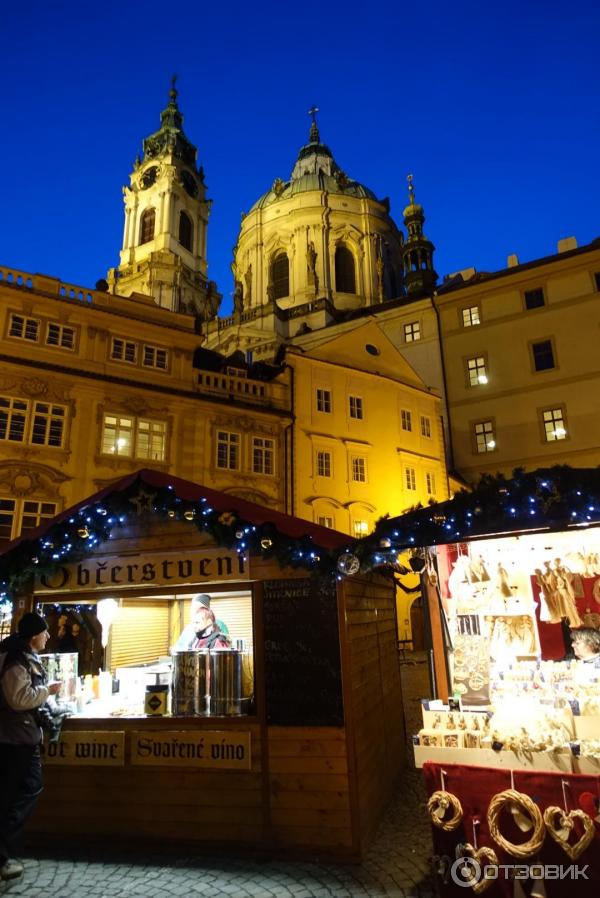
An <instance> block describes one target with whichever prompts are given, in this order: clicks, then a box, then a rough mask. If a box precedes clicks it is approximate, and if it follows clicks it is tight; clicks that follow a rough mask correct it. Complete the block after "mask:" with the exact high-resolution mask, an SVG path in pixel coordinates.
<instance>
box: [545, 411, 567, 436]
mask: <svg viewBox="0 0 600 898" xmlns="http://www.w3.org/2000/svg"><path fill="white" fill-rule="evenodd" d="M542 421H543V424H544V436H545V438H546V442H547V443H552V442H554V440H564V439H566V437H567V428H566V426H565V416H564V411H563V409H562V408H548V409H545V410H544V411H543V412H542Z"/></svg>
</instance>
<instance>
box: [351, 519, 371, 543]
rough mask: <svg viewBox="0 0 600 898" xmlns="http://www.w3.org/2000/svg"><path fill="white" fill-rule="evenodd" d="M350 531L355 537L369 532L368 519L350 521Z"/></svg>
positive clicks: (358, 537) (357, 537)
mask: <svg viewBox="0 0 600 898" xmlns="http://www.w3.org/2000/svg"><path fill="white" fill-rule="evenodd" d="M352 532H353V534H354V536H355V537H356V539H360V538H361V537H363V536H366V535H367V533H368V532H369V522H368V521H352Z"/></svg>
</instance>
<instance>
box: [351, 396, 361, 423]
mask: <svg viewBox="0 0 600 898" xmlns="http://www.w3.org/2000/svg"><path fill="white" fill-rule="evenodd" d="M349 399H350V417H351V418H362V417H363V401H362V399H361V398H360V396H350V397H349Z"/></svg>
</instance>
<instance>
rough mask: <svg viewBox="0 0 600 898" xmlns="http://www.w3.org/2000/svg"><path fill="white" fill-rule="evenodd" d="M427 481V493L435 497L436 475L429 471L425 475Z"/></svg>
mask: <svg viewBox="0 0 600 898" xmlns="http://www.w3.org/2000/svg"><path fill="white" fill-rule="evenodd" d="M425 481H426V484H427V492H428V493H429V495H430V496H435V474H432V473H431V472H430V471H428V472H427V473H426V475H425Z"/></svg>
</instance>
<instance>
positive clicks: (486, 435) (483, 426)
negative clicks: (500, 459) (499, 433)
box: [473, 421, 496, 453]
mask: <svg viewBox="0 0 600 898" xmlns="http://www.w3.org/2000/svg"><path fill="white" fill-rule="evenodd" d="M473 434H474V437H475V449H476V450H477V452H479V453H481V452H493V451H494V449H495V448H496V436H495V434H494V424H493V422H492V421H478V422H477V424H475V425H474V427H473Z"/></svg>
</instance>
